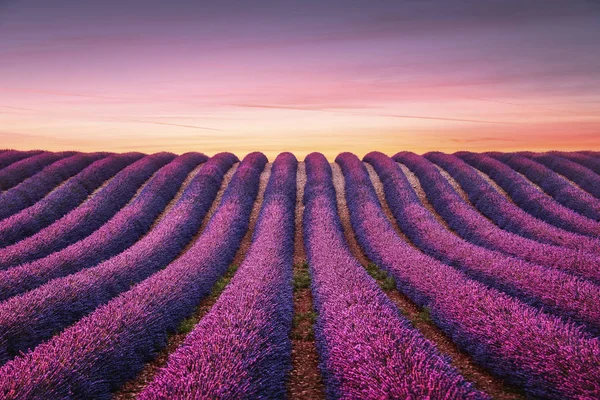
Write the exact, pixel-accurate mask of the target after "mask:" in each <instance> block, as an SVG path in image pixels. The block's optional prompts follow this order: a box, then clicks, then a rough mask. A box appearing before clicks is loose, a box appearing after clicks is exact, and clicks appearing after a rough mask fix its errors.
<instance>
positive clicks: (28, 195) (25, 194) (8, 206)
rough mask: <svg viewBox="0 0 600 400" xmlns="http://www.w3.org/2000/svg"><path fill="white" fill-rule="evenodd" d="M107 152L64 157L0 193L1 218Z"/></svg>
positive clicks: (30, 201) (26, 205)
mask: <svg viewBox="0 0 600 400" xmlns="http://www.w3.org/2000/svg"><path fill="white" fill-rule="evenodd" d="M107 155H108V154H107V153H79V154H75V155H73V156H71V157H67V158H63V159H62V160H59V161H57V162H55V163H53V164H50V165H49V166H48V167H46V168H44V169H43V170H42V171H40V172H39V173H37V174H35V175H34V176H32V177H31V178H29V179H26V180H25V181H23V182H21V183H20V184H18V185H17V186H15V187H13V188H12V189H10V190H8V191H6V192H4V193H2V194H1V195H0V220H3V219H5V218H6V217H8V216H10V215H12V214H14V213H16V212H19V211H21V210H22V209H24V208H26V207H29V206H31V205H32V204H34V203H35V202H37V201H38V200H40V199H41V198H43V197H44V196H45V195H47V194H48V193H49V192H50V191H51V190H52V189H54V188H55V187H56V185H59V184H60V183H61V182H63V181H64V180H66V179H68V178H70V177H72V176H73V175H75V174H78V173H79V172H81V170H83V169H84V168H85V167H87V166H88V165H90V164H91V163H93V162H94V161H97V160H99V159H101V158H104V157H106V156H107Z"/></svg>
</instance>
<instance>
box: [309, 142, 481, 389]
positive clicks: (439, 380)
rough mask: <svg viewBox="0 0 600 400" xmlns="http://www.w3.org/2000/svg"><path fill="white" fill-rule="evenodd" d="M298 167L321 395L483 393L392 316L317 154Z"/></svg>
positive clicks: (406, 324) (395, 313)
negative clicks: (346, 227)
mask: <svg viewBox="0 0 600 400" xmlns="http://www.w3.org/2000/svg"><path fill="white" fill-rule="evenodd" d="M306 169H307V175H308V181H307V185H306V188H305V195H304V203H305V211H304V223H303V225H304V240H305V246H306V250H307V255H308V261H309V265H310V271H311V275H312V291H313V296H314V297H313V298H314V301H315V311H316V312H317V313H318V317H317V324H316V327H315V336H316V342H317V347H318V350H319V353H320V357H321V363H320V368H321V370H322V372H323V376H324V378H325V383H326V388H327V397H328V398H343V399H351V398H369V399H377V398H399V399H404V398H446V399H483V398H487V396H486V395H485V394H483V393H481V392H478V391H477V390H475V389H474V388H473V387H472V386H471V384H470V383H468V382H467V381H465V379H464V378H463V377H462V376H461V375H460V374H459V373H458V372H457V371H456V370H455V369H454V368H453V367H451V366H450V364H449V363H448V360H447V359H445V358H444V357H443V356H442V355H440V354H439V353H438V351H437V349H436V348H435V346H434V345H433V344H432V343H431V342H429V341H428V340H427V339H425V338H424V337H423V336H421V334H420V333H419V332H418V331H417V330H416V329H415V328H413V327H412V326H411V325H410V323H409V322H408V320H406V319H404V318H403V317H401V316H400V314H399V312H398V309H397V308H396V307H395V306H394V305H393V303H392V302H391V301H390V300H389V299H388V298H387V296H385V294H384V293H383V292H382V290H381V289H380V288H379V286H378V285H377V283H376V282H375V280H374V279H373V278H371V277H370V276H369V275H368V274H367V272H366V271H365V270H364V268H362V267H361V266H360V265H359V264H358V262H357V261H356V260H355V259H354V257H352V255H351V253H350V250H349V249H348V247H347V244H346V242H345V240H344V236H343V233H342V227H341V223H340V220H339V216H338V213H337V207H336V202H335V190H334V188H333V184H332V181H331V168H330V166H329V164H328V163H327V160H326V159H325V157H323V155H321V154H318V153H313V154H311V155H309V156H308V157H306Z"/></svg>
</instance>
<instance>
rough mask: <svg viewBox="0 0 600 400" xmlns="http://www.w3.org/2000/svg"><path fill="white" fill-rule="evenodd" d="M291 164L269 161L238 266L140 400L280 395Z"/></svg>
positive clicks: (287, 310) (288, 300) (286, 157)
mask: <svg viewBox="0 0 600 400" xmlns="http://www.w3.org/2000/svg"><path fill="white" fill-rule="evenodd" d="M297 164H298V163H297V161H296V158H295V157H294V156H293V155H292V154H290V153H282V154H280V155H279V156H278V157H277V159H276V160H275V162H274V163H273V167H272V169H271V176H270V178H269V182H268V185H267V188H266V191H265V195H264V200H263V203H262V208H261V211H260V215H259V217H258V221H257V224H256V230H255V232H254V236H253V240H252V245H251V246H250V249H249V250H248V253H247V254H246V258H245V260H244V262H243V263H242V265H241V266H240V267H239V269H238V270H237V272H236V274H235V276H234V277H233V279H232V280H231V282H230V283H229V285H228V286H227V288H226V289H225V291H224V292H223V293H222V294H221V296H220V297H219V299H218V300H217V302H216V303H215V304H214V305H213V306H212V308H211V310H210V312H209V313H208V314H206V315H205V316H204V317H203V318H202V320H201V321H200V322H199V323H198V324H197V325H196V327H195V328H194V330H193V331H192V332H191V333H190V334H189V335H188V336H187V337H186V339H185V342H184V343H183V345H181V346H180V347H179V348H178V349H177V351H175V353H173V354H172V355H171V356H170V357H169V361H168V364H167V366H166V367H165V368H163V369H162V370H161V371H160V372H159V373H158V375H157V376H156V378H155V379H154V380H153V381H152V382H151V383H150V385H149V386H148V387H147V388H146V389H145V390H144V391H143V392H142V393H141V394H140V397H139V398H140V399H166V398H169V399H191V398H230V399H256V398H261V399H266V398H273V399H280V398H283V397H285V393H286V386H285V384H286V378H287V374H288V372H289V370H290V369H291V341H290V339H289V331H290V328H291V324H292V314H293V299H292V258H293V253H294V206H295V203H296V169H297Z"/></svg>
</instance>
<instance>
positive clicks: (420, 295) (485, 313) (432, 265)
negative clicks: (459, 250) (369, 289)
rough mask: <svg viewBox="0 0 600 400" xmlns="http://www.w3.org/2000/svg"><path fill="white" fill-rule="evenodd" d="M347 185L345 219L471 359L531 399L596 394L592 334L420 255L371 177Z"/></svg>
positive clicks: (596, 353)
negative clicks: (387, 208)
mask: <svg viewBox="0 0 600 400" xmlns="http://www.w3.org/2000/svg"><path fill="white" fill-rule="evenodd" d="M351 157H355V156H353V155H351V154H348V153H343V154H341V155H340V156H338V158H337V159H336V160H337V161H338V162H340V163H342V164H343V163H344V162H345V161H344V160H345V159H348V158H351ZM347 189H348V190H347V192H346V199H347V202H348V209H349V211H350V218H351V223H352V226H353V227H354V231H355V233H356V235H357V239H358V241H359V243H360V244H361V245H362V247H363V248H364V249H365V251H366V253H367V255H368V256H369V258H370V259H371V260H373V261H374V262H376V263H377V264H378V265H381V266H382V267H383V268H385V269H386V270H387V271H388V272H389V273H391V274H392V275H393V277H394V278H395V279H396V282H397V285H398V289H399V290H401V291H402V292H403V293H405V294H406V295H407V296H409V297H410V298H411V299H412V300H413V301H414V302H415V303H417V304H418V305H421V306H427V307H429V309H430V310H431V318H432V320H433V322H434V323H435V324H436V325H438V326H439V327H440V328H441V329H442V330H443V331H444V332H446V334H448V335H449V336H450V337H452V340H453V341H454V342H455V343H456V344H457V345H458V346H459V347H460V348H462V349H463V350H465V351H466V352H468V353H469V354H470V355H471V356H472V357H473V358H474V359H475V361H477V362H478V363H480V364H482V365H484V366H486V367H487V368H489V370H490V371H492V372H493V373H495V374H497V375H499V376H502V377H504V378H506V379H507V380H509V381H510V382H512V383H514V384H518V385H522V386H523V388H524V389H525V391H526V392H527V393H528V394H529V395H530V396H532V397H538V398H551V399H565V398H598V397H600V341H599V340H598V339H596V338H592V337H591V336H590V335H589V334H585V333H583V332H582V331H581V330H580V329H579V328H578V327H575V326H573V325H572V324H567V323H565V322H563V321H562V320H561V319H559V318H558V317H554V316H550V315H547V314H544V313H542V312H540V311H539V310H536V309H535V308H533V307H531V306H528V305H526V304H524V303H522V302H521V301H518V300H516V299H514V298H512V297H510V296H508V295H505V294H503V293H501V292H499V291H497V290H495V289H491V288H489V287H487V286H486V285H484V284H482V283H479V282H476V281H473V280H471V279H469V278H467V276H465V275H464V274H463V273H462V272H460V271H457V270H456V269H454V268H452V267H450V266H448V265H445V264H443V263H441V262H439V261H437V260H435V259H433V258H431V257H429V256H427V255H425V254H423V253H421V252H420V251H418V250H416V249H415V248H413V247H412V246H410V245H409V244H408V243H407V242H405V241H404V240H403V239H401V238H400V237H399V236H398V235H397V234H396V232H395V231H394V229H393V227H392V226H391V224H390V222H389V221H388V220H387V219H386V217H385V215H384V214H383V211H382V210H381V207H380V204H379V202H378V199H377V196H376V194H375V192H374V189H373V187H372V185H371V184H370V183H369V184H365V185H354V186H349V187H348V188H347ZM567 372H568V373H567Z"/></svg>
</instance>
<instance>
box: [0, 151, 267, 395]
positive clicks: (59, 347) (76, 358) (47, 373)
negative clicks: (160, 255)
mask: <svg viewBox="0 0 600 400" xmlns="http://www.w3.org/2000/svg"><path fill="white" fill-rule="evenodd" d="M266 162H267V159H266V157H265V156H264V155H262V154H260V153H252V154H250V155H248V156H246V158H245V159H244V161H243V162H242V163H241V165H240V166H239V168H238V169H237V171H236V173H235V175H234V177H233V179H232V181H231V183H230V185H229V186H228V188H227V190H226V191H225V194H224V195H223V199H222V200H221V203H220V205H219V208H218V210H217V211H216V213H215V214H214V215H213V216H212V218H211V219H210V222H209V223H208V226H207V227H206V230H205V231H204V234H203V235H202V236H201V237H200V239H199V240H198V241H197V242H196V243H195V244H194V245H193V246H192V247H191V248H190V249H189V250H188V251H187V252H186V253H185V254H184V255H183V256H181V257H180V258H178V259H177V260H176V261H174V262H173V263H171V264H169V266H168V267H167V268H165V269H164V270H162V271H160V272H157V273H156V274H154V275H153V276H151V277H150V278H148V279H146V280H144V281H143V282H141V283H140V284H138V285H136V286H134V287H133V288H132V289H131V290H129V291H127V292H126V293H123V294H122V295H120V296H118V297H117V298H115V299H113V300H112V301H110V302H109V303H107V304H105V305H103V306H101V307H99V308H98V309H97V310H96V311H95V312H93V313H92V314H90V315H89V316H87V317H85V318H84V319H82V320H81V321H79V322H78V323H76V324H75V325H73V326H71V327H70V328H68V329H67V330H65V331H64V332H62V333H61V334H60V335H58V336H56V337H54V338H53V339H51V340H50V341H48V342H46V343H43V344H41V345H39V346H37V347H36V348H35V350H33V351H32V352H30V353H27V354H25V355H23V356H21V357H18V358H15V359H14V360H12V361H10V362H8V363H7V364H5V365H4V366H3V367H2V368H0V397H3V398H5V399H29V398H35V397H40V398H52V399H62V398H94V399H109V398H110V397H111V391H114V390H116V389H117V388H119V386H120V385H122V384H123V383H124V382H125V381H127V380H128V379H130V378H132V377H133V376H135V374H136V373H137V372H138V371H139V370H141V368H142V367H143V365H144V363H145V362H146V361H148V360H149V359H151V358H152V357H153V355H154V354H155V353H156V351H157V349H160V348H162V347H164V345H165V344H166V341H167V334H168V332H170V331H171V332H172V331H174V330H175V329H176V328H177V326H178V325H179V323H180V322H181V321H182V320H183V319H184V318H185V317H187V316H188V315H189V314H190V313H191V312H192V311H193V310H194V308H195V307H196V305H197V304H198V303H199V301H200V300H201V299H202V298H203V297H205V296H206V295H207V294H208V293H209V292H210V289H211V287H212V285H213V284H214V283H215V282H216V281H217V279H218V278H219V276H220V275H222V274H223V273H224V272H225V270H226V269H227V266H228V265H229V263H230V262H231V260H232V259H233V257H234V255H235V252H236V249H237V248H238V246H239V243H240V241H241V239H242V237H243V235H244V233H245V232H246V229H247V227H248V217H249V215H250V210H251V209H252V204H253V202H254V199H255V198H256V195H257V192H258V183H259V177H260V171H262V169H263V168H264V166H265V164H266Z"/></svg>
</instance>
